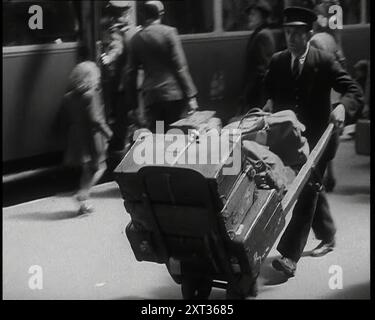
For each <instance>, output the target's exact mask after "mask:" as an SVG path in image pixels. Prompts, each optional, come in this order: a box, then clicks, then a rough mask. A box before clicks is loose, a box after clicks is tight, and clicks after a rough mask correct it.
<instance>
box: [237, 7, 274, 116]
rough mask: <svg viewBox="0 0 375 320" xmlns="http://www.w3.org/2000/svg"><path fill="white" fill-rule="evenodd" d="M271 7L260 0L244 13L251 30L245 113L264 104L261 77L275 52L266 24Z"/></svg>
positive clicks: (272, 38)
mask: <svg viewBox="0 0 375 320" xmlns="http://www.w3.org/2000/svg"><path fill="white" fill-rule="evenodd" d="M271 11H272V9H271V7H270V5H269V4H268V2H266V1H265V0H260V1H258V2H257V3H256V4H253V5H251V6H249V7H248V8H247V9H246V13H247V14H248V18H249V29H250V30H252V31H253V33H252V34H251V36H250V38H249V41H248V43H247V47H246V62H245V77H244V100H245V108H246V110H242V112H241V113H246V112H247V111H248V110H249V109H251V108H254V107H257V108H259V107H261V106H263V105H264V104H265V94H264V88H263V79H264V75H265V74H266V71H267V69H268V65H269V63H270V61H271V58H272V55H273V54H274V53H275V51H276V50H275V40H274V37H273V34H272V31H271V30H270V29H269V26H268V18H269V15H270V13H271Z"/></svg>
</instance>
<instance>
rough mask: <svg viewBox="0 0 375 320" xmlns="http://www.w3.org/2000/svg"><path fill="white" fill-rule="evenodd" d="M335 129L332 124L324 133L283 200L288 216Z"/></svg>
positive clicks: (284, 209) (282, 203) (285, 212)
mask: <svg viewBox="0 0 375 320" xmlns="http://www.w3.org/2000/svg"><path fill="white" fill-rule="evenodd" d="M333 129H334V124H333V123H330V124H329V125H328V127H327V129H326V131H325V132H324V133H323V135H322V137H321V138H320V139H319V141H318V143H317V144H316V146H315V148H314V149H313V150H312V151H311V153H310V156H309V158H308V159H307V161H306V163H305V164H304V166H303V167H302V168H301V170H300V171H299V172H298V175H297V177H296V178H295V179H294V181H293V183H292V185H291V187H290V188H289V189H288V191H287V193H286V194H285V196H284V198H283V199H282V201H281V206H282V209H283V211H284V214H287V212H288V211H289V210H290V208H291V207H292V206H293V205H294V203H295V201H296V200H297V199H298V197H299V195H300V193H301V191H302V189H303V187H304V186H305V184H306V182H307V181H308V179H309V178H310V176H311V174H312V172H313V170H314V168H315V166H316V165H317V164H318V162H319V160H320V158H321V157H322V155H323V152H324V150H325V149H326V147H327V145H328V142H329V139H330V138H331V136H332V132H333Z"/></svg>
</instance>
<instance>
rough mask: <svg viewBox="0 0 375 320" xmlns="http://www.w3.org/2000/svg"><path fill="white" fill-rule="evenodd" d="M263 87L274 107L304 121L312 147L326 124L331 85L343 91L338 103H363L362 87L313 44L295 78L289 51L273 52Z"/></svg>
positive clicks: (331, 57) (351, 106)
mask: <svg viewBox="0 0 375 320" xmlns="http://www.w3.org/2000/svg"><path fill="white" fill-rule="evenodd" d="M265 88H266V91H267V94H268V98H271V99H272V100H273V102H274V111H280V110H284V109H291V110H293V111H294V112H295V113H296V114H297V117H298V118H299V120H300V121H301V122H302V123H303V124H305V126H306V132H305V136H306V137H307V139H308V141H309V143H310V147H311V148H313V147H314V146H315V144H316V143H317V141H318V140H319V138H320V137H321V135H322V134H323V132H324V130H325V129H326V127H327V126H328V123H329V116H330V113H331V104H330V92H331V89H332V88H333V89H334V90H336V91H337V92H339V93H341V94H342V97H341V103H342V104H343V105H344V106H345V108H346V109H349V108H359V107H360V106H361V105H362V104H363V94H362V90H361V89H360V88H359V86H358V85H357V83H356V82H355V81H353V80H352V78H351V77H350V76H349V75H348V73H347V72H346V71H345V70H344V69H343V68H342V67H341V65H340V64H339V63H338V62H337V61H336V59H335V58H334V57H333V56H332V55H330V54H328V53H326V52H323V51H321V50H318V49H315V48H314V47H312V46H310V49H309V52H308V54H307V57H306V60H305V64H304V67H303V70H302V72H301V75H300V77H299V78H298V80H297V81H294V80H293V78H292V72H291V53H290V52H289V51H288V50H284V51H281V52H278V53H276V54H275V55H274V56H273V57H272V60H271V63H270V67H269V70H268V72H267V75H266V77H265Z"/></svg>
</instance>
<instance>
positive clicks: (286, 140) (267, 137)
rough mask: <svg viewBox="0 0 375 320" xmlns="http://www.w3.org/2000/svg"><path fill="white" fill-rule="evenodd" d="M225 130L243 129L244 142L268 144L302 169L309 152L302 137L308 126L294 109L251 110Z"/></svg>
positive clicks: (286, 163) (286, 161)
mask: <svg viewBox="0 0 375 320" xmlns="http://www.w3.org/2000/svg"><path fill="white" fill-rule="evenodd" d="M224 129H240V130H241V133H242V141H255V142H257V143H259V144H261V145H264V146H268V147H269V149H270V151H272V152H273V153H275V154H276V155H278V156H279V157H280V159H281V160H282V161H283V163H284V164H285V165H286V166H290V167H292V168H300V167H301V166H302V165H303V164H304V163H305V162H306V161H307V157H308V155H309V153H310V148H309V145H308V142H307V139H306V138H305V137H303V136H302V133H303V132H304V131H305V126H304V125H303V124H302V123H301V122H300V121H299V120H298V119H297V116H296V114H295V113H294V112H293V111H291V110H283V111H279V112H276V113H268V112H264V111H262V110H261V109H252V110H250V111H249V112H248V113H247V114H246V115H245V116H243V117H242V119H240V120H238V121H234V122H232V123H230V124H228V125H227V126H225V127H224Z"/></svg>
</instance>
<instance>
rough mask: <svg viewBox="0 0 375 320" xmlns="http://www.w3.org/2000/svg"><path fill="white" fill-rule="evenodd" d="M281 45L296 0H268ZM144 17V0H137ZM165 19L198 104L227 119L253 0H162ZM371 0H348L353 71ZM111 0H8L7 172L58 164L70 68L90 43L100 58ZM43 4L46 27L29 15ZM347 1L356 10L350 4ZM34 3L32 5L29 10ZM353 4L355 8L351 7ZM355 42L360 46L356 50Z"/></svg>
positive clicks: (362, 51) (364, 47) (347, 46)
mask: <svg viewBox="0 0 375 320" xmlns="http://www.w3.org/2000/svg"><path fill="white" fill-rule="evenodd" d="M269 1H270V4H271V5H272V7H273V9H274V12H273V18H274V21H273V22H274V24H275V29H274V32H275V35H276V37H277V39H278V41H277V42H278V48H279V49H281V48H282V47H283V36H282V33H281V30H280V28H279V26H280V21H278V19H277V17H279V16H280V12H281V10H282V8H283V7H284V6H287V5H289V4H291V2H292V1H282V0H269ZM130 2H131V4H132V7H133V17H134V20H135V21H136V23H139V17H138V14H137V11H138V10H137V9H138V7H139V1H138V2H137V1H130ZM163 2H164V3H165V6H166V9H167V12H168V13H167V16H166V17H165V18H166V19H165V20H166V21H165V23H166V24H170V25H172V26H175V27H176V28H177V29H178V30H179V33H180V36H181V39H182V43H183V46H184V49H185V52H186V56H187V60H188V63H189V68H190V71H191V74H192V77H193V79H194V81H195V83H196V85H197V88H198V91H199V95H198V101H199V104H200V105H201V106H202V107H204V108H205V109H213V110H216V111H217V113H218V115H219V116H220V117H221V118H222V119H223V120H224V121H225V120H226V119H228V118H229V117H230V116H231V115H232V114H233V112H234V110H235V108H236V106H237V103H238V96H239V95H240V88H241V86H242V84H241V81H242V73H241V70H243V66H244V63H245V47H246V43H247V40H248V38H249V36H250V34H251V31H248V30H246V21H245V17H244V14H243V9H244V8H245V7H246V6H247V5H248V4H249V2H251V1H250V0H205V1H199V2H198V1H194V0H181V1H163ZM369 2H370V1H369V0H349V1H348V0H347V1H341V3H342V6H343V9H344V11H343V12H344V16H343V17H344V28H343V30H341V31H340V35H341V41H342V47H343V50H344V53H345V55H346V58H347V61H348V66H349V71H352V70H353V69H352V66H353V65H354V64H355V63H356V62H357V61H359V60H362V59H369V57H370V24H369V22H370V18H369ZM105 3H106V1H41V0H39V1H27V0H25V1H20V0H9V1H3V104H2V105H3V168H4V169H3V170H4V172H3V173H10V172H12V171H15V170H19V169H20V168H21V167H23V168H24V167H25V164H26V167H28V166H33V167H38V166H45V165H54V164H59V163H60V162H61V159H62V152H63V149H64V145H63V142H62V140H61V139H60V137H59V132H58V130H57V129H56V127H55V126H54V122H55V119H56V115H57V113H58V110H59V107H60V103H61V100H62V97H63V94H64V91H65V89H66V84H67V79H68V75H69V73H70V71H71V70H72V69H73V67H74V66H75V65H76V63H77V62H78V61H79V59H80V57H81V49H82V48H88V53H89V57H90V58H91V59H95V55H96V48H97V45H96V44H97V43H98V41H100V39H99V38H100V36H99V34H100V33H99V21H100V14H101V8H103V6H104V5H105ZM35 5H37V6H39V7H40V8H41V9H42V13H43V28H42V29H38V28H36V29H31V28H30V25H29V22H30V18H31V17H32V16H33V14H34V11H32V10H31V9H30V8H31V6H35ZM346 8H350V10H348V11H346V10H345V9H346ZM30 10H31V11H30ZM346 12H350V15H349V13H348V14H346ZM353 48H355V50H353Z"/></svg>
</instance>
